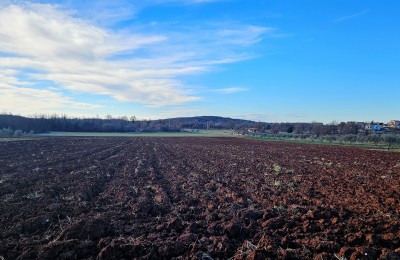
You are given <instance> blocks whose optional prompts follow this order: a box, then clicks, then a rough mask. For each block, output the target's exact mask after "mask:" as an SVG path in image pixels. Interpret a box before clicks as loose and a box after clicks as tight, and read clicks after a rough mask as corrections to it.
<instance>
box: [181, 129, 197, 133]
mask: <svg viewBox="0 0 400 260" xmlns="http://www.w3.org/2000/svg"><path fill="white" fill-rule="evenodd" d="M182 132H188V133H199V132H200V131H199V129H191V128H185V129H182Z"/></svg>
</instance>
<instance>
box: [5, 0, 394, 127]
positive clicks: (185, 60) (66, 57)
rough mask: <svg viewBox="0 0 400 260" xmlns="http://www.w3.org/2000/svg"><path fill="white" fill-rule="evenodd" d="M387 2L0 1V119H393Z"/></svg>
mask: <svg viewBox="0 0 400 260" xmlns="http://www.w3.org/2000/svg"><path fill="white" fill-rule="evenodd" d="M399 10H400V3H399V2H398V1H397V0H391V1H389V0H382V1H369V0H363V1H361V0H358V1H356V0H335V1H333V0H332V1H317V0H313V1H311V0H302V1H300V0H292V1H272V0H252V1H249V0H247V1H244V0H147V1H134V0H133V1H132V0H131V1H128V0H116V1H105V0H104V1H97V0H93V1H77V0H76V1H75V0H65V1H46V0H41V1H30V2H27V1H18V0H0V110H1V111H7V112H12V113H16V114H21V115H33V114H35V113H45V114H53V113H58V114H67V115H71V116H95V115H99V116H101V117H104V116H105V115H107V114H111V115H113V116H121V115H127V116H132V115H135V116H136V117H138V118H141V119H155V118H168V117H181V116H196V115H218V116H229V117H235V118H245V119H251V120H256V121H267V122H300V121H301V122H311V121H320V122H325V123H329V122H331V121H333V120H336V121H351V120H355V121H371V120H377V121H383V122H385V121H389V120H391V119H400V113H399V111H400V102H399V101H398V100H399V97H400V71H399V69H400V32H399V30H400V29H399V28H400V20H399V19H398V11H399Z"/></svg>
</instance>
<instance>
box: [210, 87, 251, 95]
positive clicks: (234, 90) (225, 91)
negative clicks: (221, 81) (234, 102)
mask: <svg viewBox="0 0 400 260" xmlns="http://www.w3.org/2000/svg"><path fill="white" fill-rule="evenodd" d="M248 90H249V89H247V88H239V87H232V88H219V89H215V90H214V91H215V92H218V93H221V94H233V93H237V92H244V91H248Z"/></svg>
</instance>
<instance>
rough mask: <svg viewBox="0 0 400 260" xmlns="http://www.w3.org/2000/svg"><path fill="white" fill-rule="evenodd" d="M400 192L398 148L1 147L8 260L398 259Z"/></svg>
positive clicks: (132, 141)
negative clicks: (175, 259)
mask: <svg viewBox="0 0 400 260" xmlns="http://www.w3.org/2000/svg"><path fill="white" fill-rule="evenodd" d="M399 198H400V153H389V152H382V151H372V150H366V149H360V148H349V147H334V146H318V145H306V144H294V143H279V142H263V141H252V140H244V139H238V138H232V139H230V138H146V137H138V138H46V139H40V140H32V141H21V142H3V143H0V256H1V257H3V258H4V259H6V260H8V259H134V258H141V259H146V258H148V259H159V258H162V259H170V258H180V259H227V258H232V257H233V258H235V259H245V258H248V259H265V258H270V259H277V258H280V259H296V258H300V259H338V258H340V257H342V259H344V257H346V258H347V259H399V258H400V220H399V216H400V202H399ZM1 257H0V258H1Z"/></svg>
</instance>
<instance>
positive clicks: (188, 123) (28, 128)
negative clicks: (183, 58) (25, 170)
mask: <svg viewBox="0 0 400 260" xmlns="http://www.w3.org/2000/svg"><path fill="white" fill-rule="evenodd" d="M254 126H256V122H253V121H248V120H241V119H232V118H224V117H215V116H200V117H186V118H171V119H159V120H138V119H137V118H136V117H135V116H131V117H127V116H122V117H112V116H110V115H108V116H106V117H105V118H99V117H96V118H71V117H67V116H66V115H35V116H31V117H24V116H19V115H13V114H7V113H2V114H0V129H2V128H10V129H14V130H16V129H18V130H21V131H23V132H26V133H27V132H34V133H43V132H49V131H62V132H180V131H181V130H182V129H183V128H197V129H245V128H248V127H254Z"/></svg>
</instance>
